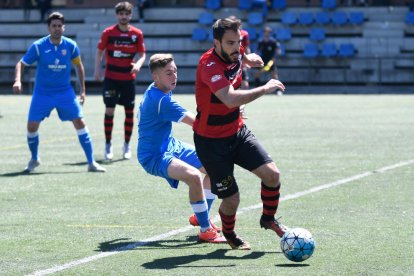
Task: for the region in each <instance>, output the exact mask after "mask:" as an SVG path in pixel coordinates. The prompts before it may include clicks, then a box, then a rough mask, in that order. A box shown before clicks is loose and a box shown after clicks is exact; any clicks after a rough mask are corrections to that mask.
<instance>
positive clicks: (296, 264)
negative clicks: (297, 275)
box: [275, 263, 309, 267]
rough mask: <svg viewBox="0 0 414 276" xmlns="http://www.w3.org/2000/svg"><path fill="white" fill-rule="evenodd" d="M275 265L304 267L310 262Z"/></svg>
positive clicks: (279, 265)
mask: <svg viewBox="0 0 414 276" xmlns="http://www.w3.org/2000/svg"><path fill="white" fill-rule="evenodd" d="M275 266H278V267H304V266H309V264H298V263H291V264H277V265H275Z"/></svg>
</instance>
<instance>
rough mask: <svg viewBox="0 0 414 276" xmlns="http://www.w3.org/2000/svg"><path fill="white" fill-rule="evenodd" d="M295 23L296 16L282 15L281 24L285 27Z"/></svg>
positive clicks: (285, 13)
mask: <svg viewBox="0 0 414 276" xmlns="http://www.w3.org/2000/svg"><path fill="white" fill-rule="evenodd" d="M296 22H297V16H296V13H294V12H284V13H282V23H283V24H286V25H293V24H296Z"/></svg>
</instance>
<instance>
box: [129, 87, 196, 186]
mask: <svg viewBox="0 0 414 276" xmlns="http://www.w3.org/2000/svg"><path fill="white" fill-rule="evenodd" d="M171 95H172V92H171V91H170V92H169V93H167V94H166V93H164V92H163V91H161V90H160V89H158V88H157V87H155V85H154V83H152V84H151V85H150V86H149V87H148V89H147V91H145V93H144V96H143V98H142V101H141V104H140V106H139V110H138V115H137V117H138V120H137V121H138V150H137V155H138V161H139V163H140V164H141V165H142V166H143V168H144V169H145V170H146V171H147V172H148V173H150V174H153V175H156V176H161V177H164V178H165V179H167V181H168V183H169V184H170V185H171V186H172V187H174V188H176V187H177V185H178V181H177V180H174V179H170V178H169V177H168V172H167V168H168V165H169V164H170V162H171V160H172V159H173V158H178V159H180V160H183V161H184V162H186V163H188V164H190V165H192V166H194V167H196V168H200V167H202V165H201V163H200V161H199V159H198V157H197V155H196V152H195V149H194V147H193V146H191V145H188V144H185V143H183V142H181V141H179V140H178V139H175V138H174V137H173V136H172V122H181V120H182V119H183V118H184V117H185V113H186V112H187V110H186V109H184V108H183V107H181V106H180V105H179V104H178V103H177V102H176V101H175V100H174V99H172V97H171Z"/></svg>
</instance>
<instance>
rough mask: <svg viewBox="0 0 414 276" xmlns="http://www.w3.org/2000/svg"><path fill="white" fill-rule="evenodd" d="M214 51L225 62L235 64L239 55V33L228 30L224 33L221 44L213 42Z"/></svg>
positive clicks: (216, 41)
mask: <svg viewBox="0 0 414 276" xmlns="http://www.w3.org/2000/svg"><path fill="white" fill-rule="evenodd" d="M214 43H215V46H216V51H217V53H218V54H219V55H220V57H221V58H222V59H223V60H225V61H226V62H229V63H233V62H236V61H237V60H238V58H239V55H240V45H241V33H240V31H237V32H234V31H232V30H228V31H226V32H225V33H224V35H223V38H222V39H221V42H220V41H218V40H214Z"/></svg>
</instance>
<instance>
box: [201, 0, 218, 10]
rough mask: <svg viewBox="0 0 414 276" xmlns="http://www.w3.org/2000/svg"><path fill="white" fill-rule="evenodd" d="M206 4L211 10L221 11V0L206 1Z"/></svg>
mask: <svg viewBox="0 0 414 276" xmlns="http://www.w3.org/2000/svg"><path fill="white" fill-rule="evenodd" d="M204 4H205V7H206V8H207V9H209V10H219V9H220V8H221V0H206V1H205V2H204Z"/></svg>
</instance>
